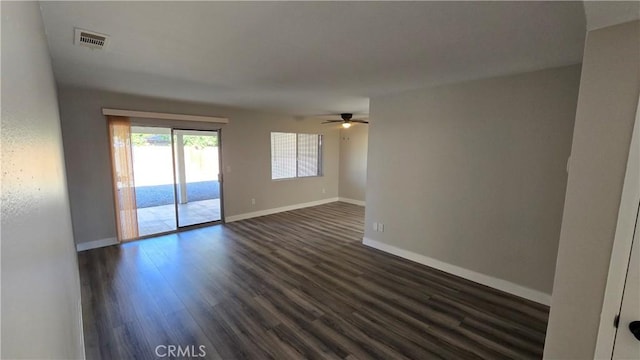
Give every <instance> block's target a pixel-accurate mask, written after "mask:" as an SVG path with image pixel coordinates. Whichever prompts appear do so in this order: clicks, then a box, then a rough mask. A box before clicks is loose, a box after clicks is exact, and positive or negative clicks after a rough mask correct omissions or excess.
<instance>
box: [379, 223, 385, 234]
mask: <svg viewBox="0 0 640 360" xmlns="http://www.w3.org/2000/svg"><path fill="white" fill-rule="evenodd" d="M378 231H380V232H384V224H383V223H378Z"/></svg>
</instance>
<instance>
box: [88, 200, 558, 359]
mask: <svg viewBox="0 0 640 360" xmlns="http://www.w3.org/2000/svg"><path fill="white" fill-rule="evenodd" d="M363 217H364V210H363V208H362V207H359V206H356V205H350V204H346V203H331V204H327V205H322V206H317V207H313V208H306V209H301V210H296V211H290V212H286V213H280V214H275V215H270V216H264V217H260V218H254V219H249V220H244V221H239V222H234V223H230V224H228V225H219V226H213V227H208V228H201V229H197V230H192V231H188V232H183V233H180V234H175V235H167V236H162V237H158V238H154V239H147V240H142V241H137V242H133V243H127V244H124V245H122V246H112V247H108V248H102V249H95V250H90V251H85V252H81V253H80V254H79V261H80V274H81V281H82V291H83V292H82V296H83V297H82V302H83V316H84V332H85V343H86V351H87V358H88V359H134V358H140V359H153V358H158V357H159V356H158V355H160V356H164V355H167V354H169V355H170V353H169V350H170V349H171V348H170V347H168V346H169V345H174V346H180V348H179V349H177V348H174V350H175V351H174V352H173V354H174V355H176V356H177V357H185V356H184V355H203V354H202V352H200V350H201V348H200V346H204V349H203V350H204V352H205V353H206V356H205V357H206V358H211V359H215V358H222V359H267V358H273V359H302V358H309V359H338V358H341V359H369V358H372V359H431V358H445V359H467V358H468V359H475V358H486V359H500V358H516V359H523V358H541V357H542V349H543V342H544V336H545V329H546V325H547V316H548V307H546V306H542V305H539V304H536V303H533V302H530V301H527V300H524V299H520V298H517V297H514V296H511V295H509V294H505V293H502V292H500V291H497V290H494V289H491V288H488V287H485V286H482V285H479V284H476V283H473V282H470V281H467V280H464V279H460V278H458V277H455V276H452V275H448V274H446V273H443V272H440V271H438V270H434V269H432V268H429V267H426V266H422V265H418V264H416V263H412V262H409V261H407V260H404V259H401V258H398V257H395V256H393V255H388V254H386V253H383V252H380V251H378V250H374V249H371V248H368V247H366V246H364V245H362V244H361V241H362V236H363ZM159 345H160V347H159V348H157V347H158V346H159ZM163 346H164V347H163ZM177 350H180V351H182V352H181V353H178V352H177ZM170 357H171V356H169V358H170Z"/></svg>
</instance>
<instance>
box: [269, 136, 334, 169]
mask: <svg viewBox="0 0 640 360" xmlns="http://www.w3.org/2000/svg"><path fill="white" fill-rule="evenodd" d="M321 147H322V135H317V134H295V133H282V132H272V133H271V178H272V179H273V180H277V179H289V178H295V177H307V176H320V175H321V174H322V167H321V164H322V151H321Z"/></svg>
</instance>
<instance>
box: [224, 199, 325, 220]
mask: <svg viewBox="0 0 640 360" xmlns="http://www.w3.org/2000/svg"><path fill="white" fill-rule="evenodd" d="M336 201H338V198H337V197H334V198H328V199H322V200H317V201H310V202H306V203H301V204H294V205H288V206H282V207H278V208H273V209H266V210H260V211H254V212H250V213H244V214H238V215H231V216H226V217H225V218H224V221H225V222H227V223H230V222H234V221H239V220H245V219H251V218H254V217H258V216H265V215H271V214H277V213H280V212H283V211H291V210H296V209H302V208H306V207H310V206H318V205H323V204H328V203H332V202H336Z"/></svg>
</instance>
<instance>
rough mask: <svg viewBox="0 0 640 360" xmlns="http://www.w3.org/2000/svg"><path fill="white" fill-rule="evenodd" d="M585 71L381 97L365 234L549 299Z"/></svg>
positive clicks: (372, 132)
mask: <svg viewBox="0 0 640 360" xmlns="http://www.w3.org/2000/svg"><path fill="white" fill-rule="evenodd" d="M579 72H580V68H579V66H577V65H576V66H569V67H562V68H556V69H549V70H543V71H538V72H532V73H526V74H520V75H514V76H508V77H500V78H492V79H486V80H478V81H472V82H467V83H461V84H454V85H447V86H441V87H437V88H431V89H423V90H416V91H411V92H406V93H402V94H397V95H391V96H382V97H378V98H373V99H372V100H371V109H370V117H371V124H370V125H369V154H368V157H369V159H368V169H367V171H368V173H367V209H366V219H365V221H366V226H365V237H366V238H367V239H371V240H374V241H377V242H381V243H384V244H387V245H391V246H394V247H397V248H400V249H402V250H406V251H410V252H413V253H417V254H419V255H423V256H427V257H429V258H433V259H435V260H438V261H441V262H444V263H446V264H450V265H454V266H457V267H461V268H463V269H467V270H471V271H473V272H476V273H480V274H483V275H488V276H490V277H492V278H497V279H500V280H506V281H508V282H510V283H513V284H516V285H519V286H522V287H524V288H527V289H532V290H534V291H538V292H541V293H546V294H550V293H551V288H552V284H553V275H554V268H555V261H556V254H557V247H558V240H559V235H560V224H561V220H562V208H563V199H564V193H565V186H566V179H567V172H566V163H567V158H568V156H569V150H570V146H571V134H572V130H573V122H574V118H575V108H576V100H577V93H578V83H579ZM373 222H381V223H383V224H384V232H375V231H373V230H372V223H373Z"/></svg>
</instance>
